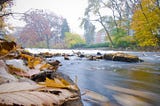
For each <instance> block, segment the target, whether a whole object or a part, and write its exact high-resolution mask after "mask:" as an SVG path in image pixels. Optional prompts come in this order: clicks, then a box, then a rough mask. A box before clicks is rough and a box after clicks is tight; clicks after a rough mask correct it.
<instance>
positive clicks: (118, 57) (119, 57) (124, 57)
mask: <svg viewBox="0 0 160 106" xmlns="http://www.w3.org/2000/svg"><path fill="white" fill-rule="evenodd" d="M103 58H104V59H106V60H113V61H123V62H142V61H143V60H141V59H139V57H138V56H135V55H131V54H127V53H120V52H118V53H111V54H104V56H103Z"/></svg>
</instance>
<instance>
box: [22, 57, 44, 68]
mask: <svg viewBox="0 0 160 106" xmlns="http://www.w3.org/2000/svg"><path fill="white" fill-rule="evenodd" d="M20 57H21V58H22V59H26V60H27V65H28V67H29V68H34V67H35V66H36V65H38V64H40V63H41V61H42V60H41V58H39V57H34V56H31V55H28V54H20Z"/></svg>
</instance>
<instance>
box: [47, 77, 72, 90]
mask: <svg viewBox="0 0 160 106" xmlns="http://www.w3.org/2000/svg"><path fill="white" fill-rule="evenodd" d="M45 85H46V86H47V87H55V88H67V86H68V85H69V83H68V82H67V81H65V80H60V79H57V78H54V80H52V79H49V78H46V81H45Z"/></svg>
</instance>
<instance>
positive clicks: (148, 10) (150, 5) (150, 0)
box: [131, 0, 160, 47]
mask: <svg viewBox="0 0 160 106" xmlns="http://www.w3.org/2000/svg"><path fill="white" fill-rule="evenodd" d="M155 2H156V1H155V0H142V1H141V7H140V5H137V7H138V8H137V9H136V10H135V12H134V15H133V19H132V23H131V28H132V29H133V30H134V31H135V38H136V40H137V42H138V45H139V46H142V47H145V46H158V45H159V44H158V43H159V41H160V40H159V38H158V37H157V36H156V35H157V34H158V33H157V32H158V30H159V27H160V21H159V20H160V15H159V14H160V9H159V7H158V6H157V5H155V4H156V3H155Z"/></svg>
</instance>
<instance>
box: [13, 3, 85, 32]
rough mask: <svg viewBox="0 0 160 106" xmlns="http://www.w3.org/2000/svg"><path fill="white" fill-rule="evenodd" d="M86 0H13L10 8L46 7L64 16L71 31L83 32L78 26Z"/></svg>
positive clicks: (21, 10)
mask: <svg viewBox="0 0 160 106" xmlns="http://www.w3.org/2000/svg"><path fill="white" fill-rule="evenodd" d="M87 1H88V0H15V3H14V6H13V7H12V10H13V11H15V12H25V11H27V10H29V9H30V8H34V9H47V10H50V11H53V12H54V13H56V14H57V15H61V16H62V17H64V18H66V19H67V21H68V23H69V26H70V28H71V31H72V32H74V33H79V34H83V31H82V29H80V28H79V25H80V22H81V21H80V20H79V18H80V17H83V14H84V11H85V8H86V7H87Z"/></svg>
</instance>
